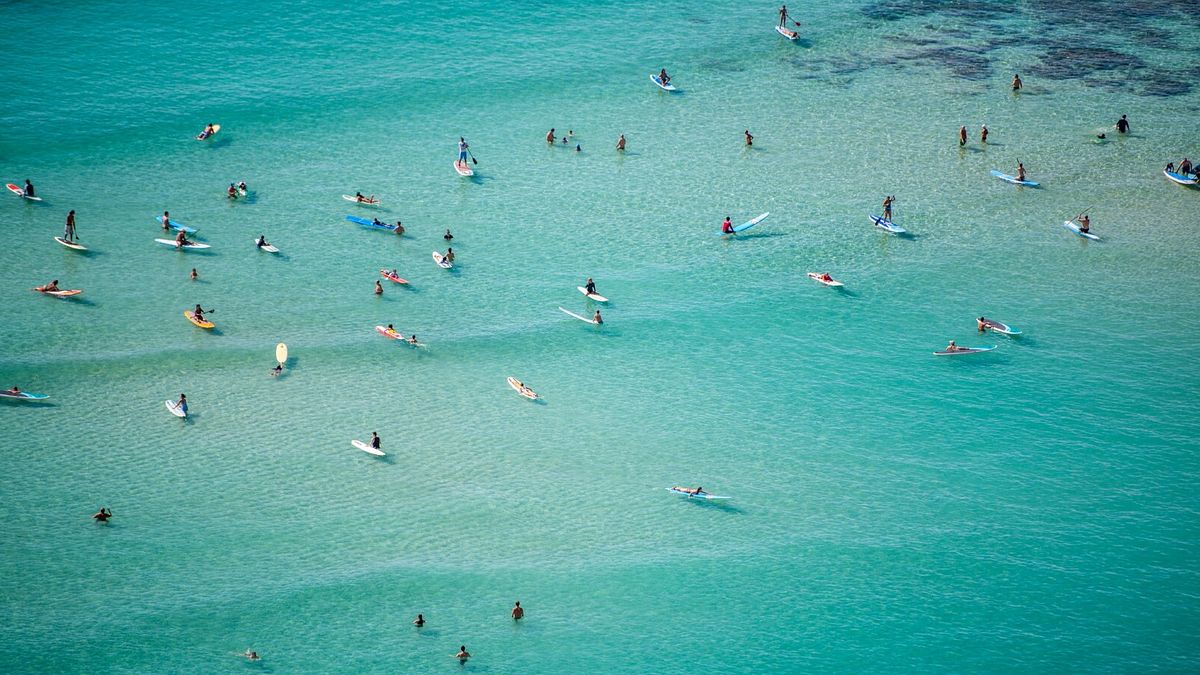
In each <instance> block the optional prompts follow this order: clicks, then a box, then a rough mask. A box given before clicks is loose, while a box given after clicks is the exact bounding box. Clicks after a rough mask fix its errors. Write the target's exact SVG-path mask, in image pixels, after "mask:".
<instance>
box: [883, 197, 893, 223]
mask: <svg viewBox="0 0 1200 675" xmlns="http://www.w3.org/2000/svg"><path fill="white" fill-rule="evenodd" d="M894 201H896V195H888V196H887V197H884V198H883V219H884V220H889V221H890V220H891V219H892V202H894Z"/></svg>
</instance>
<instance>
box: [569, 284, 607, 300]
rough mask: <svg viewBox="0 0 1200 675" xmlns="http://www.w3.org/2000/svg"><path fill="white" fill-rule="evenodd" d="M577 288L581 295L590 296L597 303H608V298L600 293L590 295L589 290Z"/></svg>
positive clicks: (581, 287)
mask: <svg viewBox="0 0 1200 675" xmlns="http://www.w3.org/2000/svg"><path fill="white" fill-rule="evenodd" d="M575 288H576V290H578V291H579V292H580V293H583V294H584V295H586V296H588V298H589V299H591V300H595V301H596V302H608V298H606V297H604V296H603V295H600V294H599V293H588V292H587V289H586V288H584V287H583V286H576V287H575Z"/></svg>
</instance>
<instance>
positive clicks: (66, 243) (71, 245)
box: [54, 237, 87, 251]
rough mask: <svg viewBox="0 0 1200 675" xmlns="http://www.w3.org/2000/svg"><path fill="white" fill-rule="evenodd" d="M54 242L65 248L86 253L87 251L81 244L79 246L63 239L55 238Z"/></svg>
mask: <svg viewBox="0 0 1200 675" xmlns="http://www.w3.org/2000/svg"><path fill="white" fill-rule="evenodd" d="M54 241H57V242H58V243H60V244H62V245H63V246H66V247H67V248H73V249H75V250H76V251H86V250H87V247H86V246H84V245H83V244H79V243H76V242H73V241H67V240H66V239H63V238H62V237H55V238H54Z"/></svg>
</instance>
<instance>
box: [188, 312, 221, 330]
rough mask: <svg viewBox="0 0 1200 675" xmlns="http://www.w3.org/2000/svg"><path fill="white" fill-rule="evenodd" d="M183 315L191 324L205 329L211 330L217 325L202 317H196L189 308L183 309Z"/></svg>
mask: <svg viewBox="0 0 1200 675" xmlns="http://www.w3.org/2000/svg"><path fill="white" fill-rule="evenodd" d="M183 316H184V317H186V318H187V320H188V321H191V322H192V323H193V324H195V325H197V326H199V327H200V328H203V329H205V330H211V329H213V328H216V326H217V324H215V323H213V322H211V321H204V320H202V319H197V318H196V315H195V314H193V313H192V312H191V310H184V312H183Z"/></svg>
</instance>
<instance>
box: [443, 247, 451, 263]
mask: <svg viewBox="0 0 1200 675" xmlns="http://www.w3.org/2000/svg"><path fill="white" fill-rule="evenodd" d="M442 260H444V261H446V262H448V263H452V262H454V249H452V248H450V247H449V246H447V247H446V255H444V256H442Z"/></svg>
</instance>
